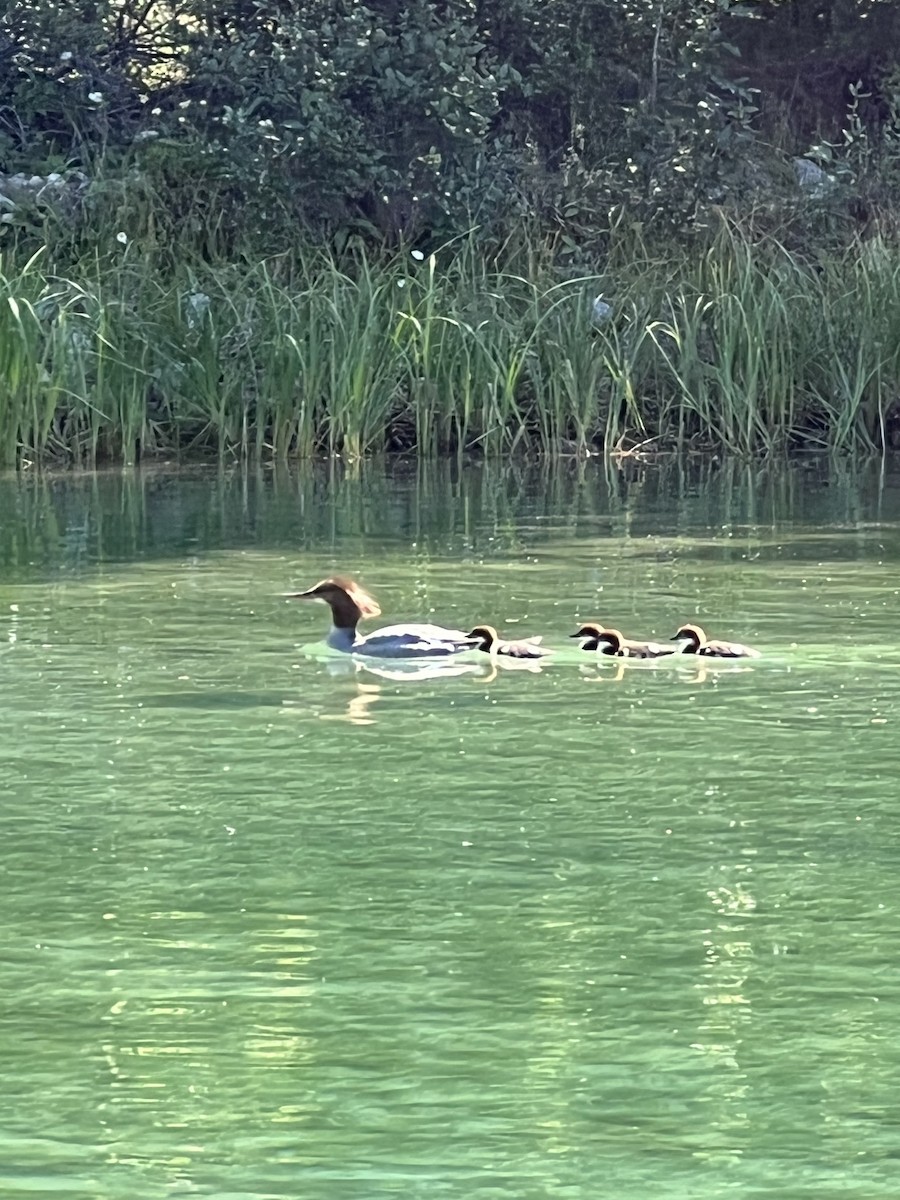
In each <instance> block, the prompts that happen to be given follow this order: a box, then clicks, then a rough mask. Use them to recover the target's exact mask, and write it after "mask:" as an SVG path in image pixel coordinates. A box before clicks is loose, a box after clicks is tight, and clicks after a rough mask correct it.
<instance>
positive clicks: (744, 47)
mask: <svg viewBox="0 0 900 1200" xmlns="http://www.w3.org/2000/svg"><path fill="white" fill-rule="evenodd" d="M0 62H2V72H0V170H2V171H3V172H5V173H6V174H10V173H13V172H16V171H23V170H24V171H26V172H29V171H50V170H59V169H62V168H63V167H65V166H66V165H73V164H75V165H78V166H81V167H82V168H83V169H84V170H85V171H87V172H88V173H89V174H90V175H91V176H92V177H93V176H97V175H98V174H101V175H108V176H115V175H116V173H118V174H120V175H121V174H122V173H127V172H129V171H132V172H133V171H134V170H135V169H137V170H138V171H139V172H141V173H142V174H143V176H144V177H146V178H149V179H152V180H153V181H154V185H155V186H157V187H158V188H159V189H160V190H161V191H162V193H163V194H166V195H170V196H171V197H172V202H173V206H174V208H175V209H177V207H178V204H179V199H178V194H179V192H187V193H188V194H196V193H197V192H198V190H203V189H208V191H209V193H210V196H211V197H212V196H215V202H216V204H217V206H218V210H219V211H220V213H221V214H222V216H223V219H224V220H226V221H228V220H231V219H232V218H233V219H234V220H239V219H242V220H244V221H248V220H249V221H251V222H254V221H255V222H256V223H257V224H261V223H268V222H277V221H278V220H281V219H284V220H288V221H294V222H296V221H302V222H305V223H309V224H312V225H318V226H327V227H329V228H331V229H332V230H334V229H336V228H341V227H343V228H346V229H356V230H360V231H363V232H365V233H366V234H367V235H369V236H373V237H385V238H388V239H390V240H395V239H397V238H399V237H411V236H415V235H416V234H417V233H419V232H421V231H422V230H423V229H434V230H439V231H440V232H442V233H447V232H452V231H454V230H458V229H460V228H463V227H465V226H467V225H470V224H472V223H478V224H484V225H487V224H491V223H499V224H500V225H506V226H507V227H509V225H510V224H511V223H514V222H516V221H520V220H522V219H528V220H534V219H537V220H539V221H541V222H542V223H545V224H550V225H552V224H553V223H554V222H555V223H556V224H557V225H558V227H559V228H560V229H561V230H568V231H570V232H571V231H573V230H574V231H576V232H578V231H581V232H583V231H584V230H585V229H587V227H588V226H591V225H594V226H596V225H597V223H598V221H599V223H600V224H602V223H603V222H607V223H608V222H609V220H610V219H612V218H611V217H610V214H611V213H612V212H619V213H623V212H625V213H629V214H631V216H632V217H633V218H634V219H637V220H640V221H642V222H663V223H666V224H667V225H668V226H670V227H676V228H685V227H687V226H689V225H690V223H691V221H692V220H693V219H694V218H695V216H696V213H697V211H698V206H700V207H702V206H703V205H707V206H708V205H710V204H723V203H728V202H729V200H730V199H732V198H735V197H746V196H747V195H748V193H749V192H750V191H752V189H753V187H754V186H756V185H758V181H759V176H758V173H757V174H754V170H755V165H754V164H755V161H756V153H757V151H756V147H758V146H759V145H761V144H763V143H765V145H766V146H768V147H769V149H770V150H771V148H772V147H773V145H774V147H775V149H776V151H778V152H779V153H781V154H782V157H783V159H784V160H785V161H787V160H788V159H789V158H790V156H791V155H804V154H808V153H810V151H811V150H812V149H813V148H814V147H815V148H817V151H818V152H821V153H826V156H827V154H834V155H838V156H839V155H840V154H841V153H845V152H846V151H847V147H848V145H850V144H853V145H855V146H857V147H858V144H859V139H860V138H861V137H865V138H866V139H868V140H867V143H866V152H867V155H868V158H869V160H870V159H871V155H872V153H876V152H881V151H883V150H884V148H885V147H886V146H887V147H888V148H890V147H891V146H892V144H893V143H892V140H891V139H893V138H895V137H896V134H897V130H898V125H897V121H898V117H900V4H898V3H897V0H824V2H821V3H816V2H813V0H802V2H799V0H793V2H792V0H741V2H739V0H368V2H366V3H358V2H356V0H70V3H68V4H66V5H60V4H59V3H58V2H57V0H28V2H27V3H25V2H22V3H18V4H12V5H11V6H10V8H9V9H8V11H7V12H6V14H5V15H4V17H3V18H2V21H0ZM823 147H829V148H830V150H828V151H827V152H826V151H823Z"/></svg>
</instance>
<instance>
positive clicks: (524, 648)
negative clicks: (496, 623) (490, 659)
mask: <svg viewBox="0 0 900 1200" xmlns="http://www.w3.org/2000/svg"><path fill="white" fill-rule="evenodd" d="M469 637H470V638H476V639H477V642H478V644H477V645H476V647H475V649H476V650H483V651H484V653H485V654H502V655H504V656H506V657H508V658H544V657H545V656H546V655H548V654H552V653H553V651H552V650H548V649H547V648H546V647H544V646H540V645H538V643H539V642H540V640H541V639H540V638H539V637H530V638H522V640H521V641H519V642H505V641H503V639H502V638H501V637H500V635H499V634H498V633H497V630H496V629H495V628H494V627H493V625H476V626H475V628H474V629H471V630H470V631H469Z"/></svg>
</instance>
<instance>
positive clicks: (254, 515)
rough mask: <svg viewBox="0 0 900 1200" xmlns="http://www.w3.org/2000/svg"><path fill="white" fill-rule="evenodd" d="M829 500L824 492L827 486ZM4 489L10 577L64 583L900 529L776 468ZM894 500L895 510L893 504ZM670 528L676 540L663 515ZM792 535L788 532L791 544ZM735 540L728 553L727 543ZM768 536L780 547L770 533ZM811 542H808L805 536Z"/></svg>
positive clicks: (23, 482) (859, 470) (0, 525)
mask: <svg viewBox="0 0 900 1200" xmlns="http://www.w3.org/2000/svg"><path fill="white" fill-rule="evenodd" d="M820 479H821V480H822V482H827V483H828V485H829V486H828V487H827V488H825V487H818V486H816V484H817V482H818V481H819V480H820ZM171 483H172V474H171V472H170V471H169V470H168V469H166V468H162V467H158V468H141V469H137V470H126V471H120V470H110V471H103V472H99V473H94V474H90V475H82V476H77V475H71V474H68V473H65V472H62V473H58V474H54V473H52V472H48V473H44V472H41V473H35V472H28V473H24V474H22V473H20V474H19V475H18V476H17V475H14V474H7V475H6V476H2V475H0V513H6V514H9V513H15V514H16V520H15V521H0V565H3V566H4V567H6V568H7V569H11V570H15V569H16V568H17V567H18V568H22V569H23V570H24V569H27V567H28V565H29V564H30V563H36V564H41V565H45V566H48V567H53V566H55V565H59V564H62V563H64V564H65V565H66V566H67V567H68V568H70V569H71V568H75V569H77V568H78V567H80V566H81V565H82V564H85V565H86V564H97V563H103V562H107V561H121V560H124V559H129V558H133V557H138V556H151V557H152V556H156V555H164V554H185V553H192V552H193V548H194V547H195V546H196V545H198V544H199V545H202V546H204V547H206V548H207V549H213V550H214V549H215V548H216V547H220V546H229V547H237V546H241V545H243V544H246V545H248V546H249V545H258V544H268V545H279V544H283V545H285V546H290V547H292V548H294V549H296V550H297V551H299V552H301V553H302V552H303V551H305V550H310V549H313V548H315V549H316V551H317V552H319V553H321V552H322V550H323V548H328V547H333V548H337V547H339V548H340V556H341V559H342V560H343V561H345V562H353V561H357V560H358V559H360V558H361V557H365V556H366V548H367V546H368V545H382V544H383V541H384V539H385V538H386V537H387V538H389V539H394V538H396V537H397V535H398V533H402V536H403V537H404V538H408V539H409V540H411V541H413V542H415V545H416V554H417V556H418V557H419V558H420V559H421V560H422V561H423V562H424V561H426V560H427V559H428V558H430V557H433V556H434V557H444V556H446V555H447V554H452V555H458V556H459V557H460V558H461V559H463V560H467V559H469V558H473V557H474V558H477V559H478V560H479V561H480V560H485V559H493V558H508V557H509V556H510V555H517V554H521V553H523V552H524V551H526V550H527V549H529V548H536V547H541V546H542V545H544V544H545V543H546V552H545V554H544V559H543V561H544V564H545V565H547V566H549V565H550V564H552V561H553V559H554V556H557V555H559V556H562V558H563V559H565V556H566V555H568V554H569V553H570V552H571V553H578V552H579V547H581V549H582V550H583V549H585V548H589V549H590V548H595V552H596V553H597V554H598V555H600V556H602V553H603V546H604V545H605V544H606V543H607V542H608V541H609V539H614V540H616V541H617V542H619V541H621V539H625V541H624V543H622V545H621V546H620V551H621V552H627V554H628V555H629V556H630V557H641V556H643V557H646V558H647V559H648V561H656V560H658V559H659V558H660V556H663V557H664V558H666V559H668V558H669V557H671V556H675V557H676V558H677V556H678V555H679V554H680V553H682V552H683V551H686V550H688V549H689V550H690V555H691V558H692V559H693V560H694V561H696V559H697V558H698V557H700V558H716V559H720V558H726V559H730V558H741V559H743V557H745V556H746V555H747V554H748V553H751V552H752V551H753V548H754V545H756V544H758V543H760V542H761V540H764V538H765V537H767V536H768V537H769V538H770V539H776V540H778V541H779V542H784V541H785V540H788V541H789V540H791V539H792V538H793V537H795V536H798V535H797V533H796V531H794V532H792V527H793V525H794V523H797V522H799V523H803V522H805V521H808V520H809V519H811V518H812V519H814V520H815V523H816V525H817V526H818V527H820V528H821V527H826V528H827V527H828V526H839V527H841V528H853V527H855V526H856V525H857V523H858V521H859V514H860V512H861V511H868V512H876V511H877V512H879V513H880V519H881V520H883V521H895V520H898V519H900V512H897V511H894V510H893V509H892V508H891V506H890V504H889V503H888V502H887V501H889V500H890V499H891V498H892V496H893V493H892V492H890V491H888V492H887V493H884V492H883V490H882V485H883V478H882V475H881V471H880V465H879V463H878V462H877V461H873V462H870V463H866V462H863V463H859V464H853V463H852V462H840V461H838V462H831V463H830V464H828V465H827V466H826V465H824V464H823V465H822V466H821V467H818V466H811V465H809V464H806V465H803V466H798V465H795V466H792V467H785V466H772V467H767V466H765V465H761V464H758V463H742V462H739V461H729V460H727V461H725V462H724V463H722V464H712V463H709V462H708V461H705V460H703V459H697V460H681V459H668V460H660V461H658V462H656V463H651V464H644V463H640V462H637V461H634V460H626V461H625V462H623V463H621V464H620V465H619V466H613V467H611V468H610V465H609V464H608V463H606V462H604V461H603V460H587V461H579V460H575V459H537V460H533V461H522V460H504V461H496V462H484V463H481V464H480V465H479V466H478V467H477V468H475V469H470V470H465V469H462V470H461V469H460V467H459V464H458V463H457V462H456V460H455V459H441V460H436V461H428V462H423V461H417V462H403V461H400V460H396V459H386V460H385V459H372V460H368V461H364V462H357V463H350V464H345V463H343V462H341V461H340V460H337V459H329V460H325V461H321V462H316V463H314V464H311V465H306V466H304V467H302V468H301V467H297V468H295V469H292V468H291V467H289V466H288V465H286V464H282V465H279V466H276V467H274V468H266V467H263V466H260V465H246V464H245V465H236V466H232V467H229V468H224V469H217V468H215V467H202V468H195V469H193V470H185V469H184V468H181V469H180V470H179V472H178V486H177V488H174V487H172V486H171ZM883 497H885V503H884V504H883V503H882V498H883ZM660 512H664V513H665V527H666V529H667V531H668V532H667V534H666V535H665V536H662V535H660V533H659V514H660ZM788 527H790V528H788ZM723 529H725V530H729V531H730V534H729V536H727V537H723V536H722V530H723ZM767 531H769V532H767ZM803 536H804V537H805V538H809V537H811V536H813V535H812V534H811V533H810V532H809V530H807V531H806V532H805V533H804V534H803Z"/></svg>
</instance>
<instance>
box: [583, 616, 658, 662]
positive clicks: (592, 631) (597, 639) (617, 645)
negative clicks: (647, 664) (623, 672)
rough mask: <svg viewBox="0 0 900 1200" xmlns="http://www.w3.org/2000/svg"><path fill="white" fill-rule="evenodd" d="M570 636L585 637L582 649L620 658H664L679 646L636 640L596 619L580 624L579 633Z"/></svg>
mask: <svg viewBox="0 0 900 1200" xmlns="http://www.w3.org/2000/svg"><path fill="white" fill-rule="evenodd" d="M569 637H573V638H583V639H584V640H583V641H582V643H581V649H582V650H589V651H592V652H595V653H598V654H613V655H616V656H617V657H618V658H664V657H665V656H666V655H668V654H675V653H677V648H676V647H673V646H666V645H664V644H663V643H662V642H635V641H631V640H630V639H629V638H625V637H623V636H622V634H621V633H619V631H618V629H606V628H604V626H603V625H598V624H597V622H596V621H588V622H586V623H585V624H584V625H582V626H580V628H579V629H578V632H577V633H570V634H569Z"/></svg>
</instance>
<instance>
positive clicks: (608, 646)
mask: <svg viewBox="0 0 900 1200" xmlns="http://www.w3.org/2000/svg"><path fill="white" fill-rule="evenodd" d="M624 640H625V639H624V638H623V637H622V635H621V633H619V631H618V629H601V630H600V632H599V633H598V634H596V635H595V636H594V637H592V638H591V640H590V642H589V643H588V645H587V646H586V647H585V649H590V650H596V651H597V653H598V654H618V653H619V651H620V650H621V649H622V642H623V641H624Z"/></svg>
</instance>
